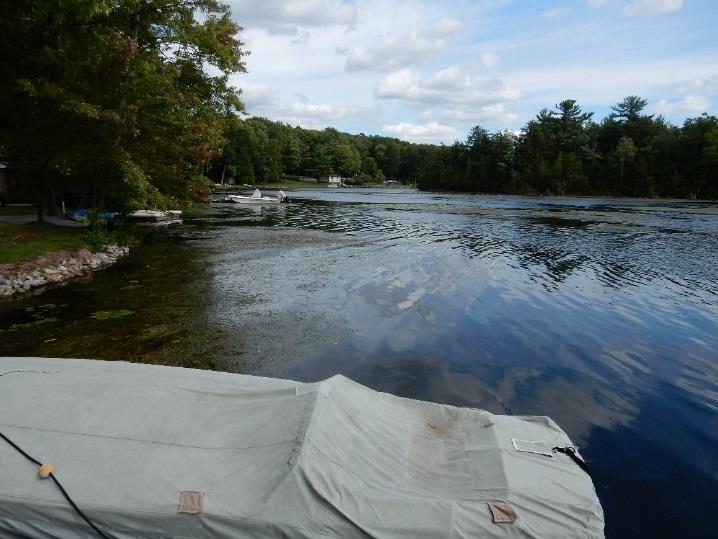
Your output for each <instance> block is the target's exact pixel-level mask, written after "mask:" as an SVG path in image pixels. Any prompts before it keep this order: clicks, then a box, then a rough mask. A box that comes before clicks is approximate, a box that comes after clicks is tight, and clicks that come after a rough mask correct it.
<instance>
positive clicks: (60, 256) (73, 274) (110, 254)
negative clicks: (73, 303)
mask: <svg viewBox="0 0 718 539" xmlns="http://www.w3.org/2000/svg"><path fill="white" fill-rule="evenodd" d="M129 252H130V248H129V247H123V246H120V245H105V246H104V247H103V248H102V249H100V250H99V251H97V252H95V253H92V252H90V251H89V250H88V249H79V250H77V251H74V252H68V251H54V252H51V253H48V254H46V255H43V256H39V257H35V258H33V259H30V260H25V261H23V262H17V263H13V264H2V265H0V299H11V298H14V297H18V296H23V295H25V294H28V293H30V292H35V293H42V292H44V291H45V290H47V289H48V288H50V287H51V286H53V285H57V284H63V283H66V282H68V281H71V280H73V279H77V278H82V277H87V276H88V275H91V274H92V272H93V271H97V270H101V269H104V268H107V267H109V266H111V265H112V264H114V263H115V262H117V260H118V259H120V258H121V257H123V256H125V255H126V254H127V253H129Z"/></svg>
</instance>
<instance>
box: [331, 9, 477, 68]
mask: <svg viewBox="0 0 718 539" xmlns="http://www.w3.org/2000/svg"><path fill="white" fill-rule="evenodd" d="M462 28H463V24H462V23H461V21H459V20H457V19H452V18H450V17H443V18H441V19H439V21H438V22H437V23H436V24H434V25H432V26H429V27H426V28H424V29H422V30H420V31H416V30H412V31H411V32H406V33H398V32H397V33H392V34H391V35H390V36H389V37H386V38H384V39H383V40H382V41H381V42H380V43H374V44H372V45H370V46H368V47H355V48H352V49H346V48H343V47H342V48H339V49H338V50H337V52H338V53H339V54H347V60H346V64H345V68H346V70H347V71H395V70H398V69H402V68H405V67H411V66H416V65H421V64H425V63H427V62H430V61H431V60H433V59H434V58H435V57H436V56H438V55H440V54H442V53H444V52H446V51H447V49H448V43H447V39H448V38H450V37H453V36H455V35H456V34H458V33H459V32H460V31H461V29H462Z"/></svg>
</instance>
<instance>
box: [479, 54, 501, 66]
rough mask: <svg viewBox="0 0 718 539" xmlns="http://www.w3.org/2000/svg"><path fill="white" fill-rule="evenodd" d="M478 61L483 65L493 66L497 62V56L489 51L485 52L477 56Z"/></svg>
mask: <svg viewBox="0 0 718 539" xmlns="http://www.w3.org/2000/svg"><path fill="white" fill-rule="evenodd" d="M479 62H480V63H481V65H482V66H484V67H495V66H497V65H498V64H499V57H498V56H496V55H495V54H492V53H490V52H485V53H483V54H482V55H481V56H480V57H479Z"/></svg>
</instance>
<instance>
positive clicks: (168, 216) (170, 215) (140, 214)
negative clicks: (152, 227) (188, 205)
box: [129, 210, 182, 222]
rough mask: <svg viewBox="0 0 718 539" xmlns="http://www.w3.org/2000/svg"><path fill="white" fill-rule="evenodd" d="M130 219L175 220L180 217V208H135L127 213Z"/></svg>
mask: <svg viewBox="0 0 718 539" xmlns="http://www.w3.org/2000/svg"><path fill="white" fill-rule="evenodd" d="M129 217H131V218H132V219H137V220H140V221H155V222H158V221H175V220H179V219H180V218H181V217H182V211H181V210H169V211H162V210H136V211H133V212H132V213H130V214H129Z"/></svg>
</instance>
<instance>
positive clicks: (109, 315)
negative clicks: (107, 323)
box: [90, 309, 135, 320]
mask: <svg viewBox="0 0 718 539" xmlns="http://www.w3.org/2000/svg"><path fill="white" fill-rule="evenodd" d="M132 314H135V311H131V310H129V309H117V310H115V311H95V312H94V313H92V314H91V315H90V318H94V319H95V320H115V319H117V318H125V317H126V316H130V315H132Z"/></svg>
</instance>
